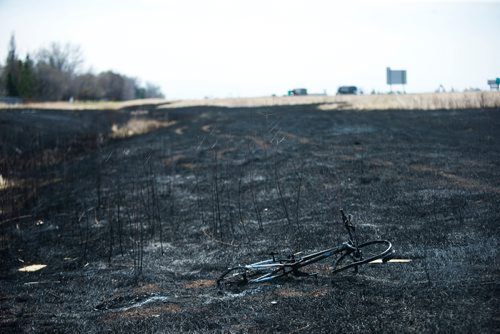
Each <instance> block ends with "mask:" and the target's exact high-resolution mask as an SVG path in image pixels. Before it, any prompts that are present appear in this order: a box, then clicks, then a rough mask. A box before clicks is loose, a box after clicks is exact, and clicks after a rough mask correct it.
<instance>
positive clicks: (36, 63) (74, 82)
mask: <svg viewBox="0 0 500 334" xmlns="http://www.w3.org/2000/svg"><path fill="white" fill-rule="evenodd" d="M82 64H83V57H82V52H81V50H80V48H79V47H77V46H74V45H71V44H64V45H62V44H59V43H52V44H51V45H50V46H49V47H47V48H42V49H40V50H39V51H37V52H36V53H35V54H34V57H32V56H31V55H30V54H27V55H26V57H25V58H24V60H23V59H20V58H19V56H18V54H17V51H16V42H15V38H14V36H12V37H11V39H10V42H9V49H8V53H7V58H6V61H5V64H4V65H2V64H0V96H8V97H18V98H23V99H26V100H41V101H60V100H70V99H71V100H72V99H75V100H110V101H123V100H130V99H143V98H163V97H164V95H163V93H162V92H161V90H160V88H159V87H158V86H157V85H154V84H152V83H146V84H145V85H141V84H140V83H139V81H138V80H137V79H136V78H132V77H128V76H125V75H123V74H120V73H116V72H113V71H105V72H101V73H98V74H94V73H92V72H90V71H88V72H82V71H80V68H81V66H82Z"/></svg>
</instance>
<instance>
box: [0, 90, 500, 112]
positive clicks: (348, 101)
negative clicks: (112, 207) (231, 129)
mask: <svg viewBox="0 0 500 334" xmlns="http://www.w3.org/2000/svg"><path fill="white" fill-rule="evenodd" d="M307 104H317V105H319V106H318V108H319V109H320V110H438V109H482V108H500V92H498V91H497V92H463V93H459V92H456V93H421V94H404V95H392V94H391V95H336V96H314V95H309V96H266V97H250V98H217V99H203V100H163V99H145V100H131V101H125V102H86V101H76V102H73V103H69V102H40V103H25V104H17V105H8V104H3V103H0V109H56V110H119V109H123V108H131V107H132V108H133V107H138V108H140V107H141V106H143V105H157V106H158V107H159V108H160V109H170V108H182V107H195V106H214V107H233V108H234V107H261V106H262V107H263V106H287V105H307Z"/></svg>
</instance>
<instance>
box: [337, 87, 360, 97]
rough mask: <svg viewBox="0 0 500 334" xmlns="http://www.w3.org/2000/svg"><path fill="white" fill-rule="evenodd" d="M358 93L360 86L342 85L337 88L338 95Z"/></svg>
mask: <svg viewBox="0 0 500 334" xmlns="http://www.w3.org/2000/svg"><path fill="white" fill-rule="evenodd" d="M349 94H351V95H356V94H358V87H356V86H340V87H339V89H338V90H337V95H349Z"/></svg>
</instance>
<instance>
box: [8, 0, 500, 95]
mask: <svg viewBox="0 0 500 334" xmlns="http://www.w3.org/2000/svg"><path fill="white" fill-rule="evenodd" d="M12 33H14V34H15V37H16V42H17V49H18V52H19V53H20V55H21V56H22V57H24V55H25V54H26V52H30V53H34V51H36V50H37V49H39V48H40V47H44V46H48V45H49V44H50V43H51V42H60V43H66V42H70V43H72V44H76V45H79V46H80V47H81V49H82V50H83V54H84V57H85V64H86V69H88V68H92V70H93V71H94V72H99V71H104V70H114V71H117V72H120V73H123V74H126V75H129V76H135V77H138V78H140V79H143V80H147V81H151V82H154V83H156V84H158V85H160V86H161V87H162V89H163V92H164V93H165V94H166V96H167V98H168V99H178V98H203V97H206V96H207V97H239V96H241V97H243V96H266V95H271V94H277V95H283V94H286V93H287V90H288V89H292V88H297V87H305V88H307V89H308V90H309V92H310V93H321V92H323V91H324V90H326V91H327V92H328V93H329V94H334V93H335V92H336V90H337V88H338V86H340V85H348V84H349V85H357V86H359V87H361V88H362V89H364V91H365V92H367V93H369V92H370V91H371V90H372V89H375V90H377V91H388V89H389V88H388V86H387V85H386V83H385V80H386V77H385V76H386V67H391V68H392V69H406V70H407V71H408V85H407V86H406V91H407V92H430V91H434V90H436V89H437V88H438V86H439V85H440V84H443V85H444V87H445V88H446V89H447V90H449V89H450V88H451V87H454V88H455V89H458V90H463V89H464V88H470V87H478V88H481V89H485V90H487V89H489V87H488V85H487V84H486V81H487V80H488V79H492V78H495V77H500V1H488V2H484V1H465V2H454V1H441V2H436V1H431V0H427V1H410V0H400V1H387V0H386V1H376V0H372V1H369V0H366V1H332V0H307V1H306V0H302V1H299V0H213V1H212V0H143V1H132V0H109V1H106V0H81V1H79V0H66V1H65V0H0V59H1V62H2V63H4V62H5V57H6V56H7V49H8V43H9V39H10V35H11V34H12ZM394 88H395V89H398V88H397V87H394Z"/></svg>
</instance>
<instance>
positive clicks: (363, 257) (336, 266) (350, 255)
mask: <svg viewBox="0 0 500 334" xmlns="http://www.w3.org/2000/svg"><path fill="white" fill-rule="evenodd" d="M391 249H392V245H391V243H390V242H389V241H387V240H373V241H368V242H365V243H364V244H361V245H359V246H358V247H357V249H352V250H348V251H345V252H344V253H342V255H341V256H340V257H339V258H338V259H337V260H336V261H334V262H333V270H332V274H335V273H338V272H340V271H343V270H346V269H349V268H354V269H355V270H356V271H357V269H358V266H360V265H362V264H365V263H369V262H371V261H374V260H377V259H381V258H384V257H385V256H387V255H388V254H389V253H390V251H391Z"/></svg>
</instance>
